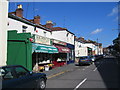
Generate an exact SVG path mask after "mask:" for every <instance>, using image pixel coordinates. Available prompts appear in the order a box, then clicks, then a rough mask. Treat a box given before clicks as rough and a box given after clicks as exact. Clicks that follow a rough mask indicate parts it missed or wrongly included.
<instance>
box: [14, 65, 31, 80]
mask: <svg viewBox="0 0 120 90" xmlns="http://www.w3.org/2000/svg"><path fill="white" fill-rule="evenodd" d="M15 71H16V74H17V77H18V78H19V77H23V76H26V75H28V73H29V72H28V71H27V70H26V69H24V68H23V67H15Z"/></svg>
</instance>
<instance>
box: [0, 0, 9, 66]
mask: <svg viewBox="0 0 120 90" xmlns="http://www.w3.org/2000/svg"><path fill="white" fill-rule="evenodd" d="M0 12H1V13H0V66H3V65H6V60H7V22H8V20H7V19H8V1H7V0H0Z"/></svg>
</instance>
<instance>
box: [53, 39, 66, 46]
mask: <svg viewBox="0 0 120 90" xmlns="http://www.w3.org/2000/svg"><path fill="white" fill-rule="evenodd" d="M53 43H55V44H59V45H64V46H66V45H67V44H66V43H65V42H61V41H58V40H53Z"/></svg>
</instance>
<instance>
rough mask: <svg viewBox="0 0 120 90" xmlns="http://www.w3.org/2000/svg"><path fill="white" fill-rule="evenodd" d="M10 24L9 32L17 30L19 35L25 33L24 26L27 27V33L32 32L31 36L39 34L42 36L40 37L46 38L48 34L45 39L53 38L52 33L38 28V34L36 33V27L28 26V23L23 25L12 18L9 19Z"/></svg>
mask: <svg viewBox="0 0 120 90" xmlns="http://www.w3.org/2000/svg"><path fill="white" fill-rule="evenodd" d="M8 22H9V26H8V30H9V31H10V30H17V31H18V33H23V28H22V26H26V27H27V28H26V33H29V32H31V34H37V35H40V36H45V35H44V32H45V33H46V36H45V37H48V38H51V32H49V31H46V30H44V29H41V28H36V30H38V32H36V31H34V28H35V27H34V26H32V25H28V24H26V23H23V22H21V21H17V20H14V19H11V18H8Z"/></svg>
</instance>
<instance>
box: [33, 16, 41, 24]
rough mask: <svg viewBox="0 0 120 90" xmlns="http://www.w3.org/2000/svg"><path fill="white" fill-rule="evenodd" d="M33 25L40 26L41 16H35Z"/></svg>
mask: <svg viewBox="0 0 120 90" xmlns="http://www.w3.org/2000/svg"><path fill="white" fill-rule="evenodd" d="M33 23H35V24H40V16H39V15H37V16H34V20H33Z"/></svg>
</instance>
